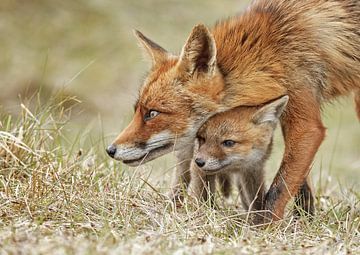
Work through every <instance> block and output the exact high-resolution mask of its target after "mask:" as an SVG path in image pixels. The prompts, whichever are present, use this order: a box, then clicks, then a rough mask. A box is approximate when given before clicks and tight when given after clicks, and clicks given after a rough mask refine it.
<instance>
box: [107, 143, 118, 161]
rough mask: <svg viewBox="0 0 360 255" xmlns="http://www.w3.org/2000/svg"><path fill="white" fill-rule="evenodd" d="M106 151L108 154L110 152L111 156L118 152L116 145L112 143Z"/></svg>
mask: <svg viewBox="0 0 360 255" xmlns="http://www.w3.org/2000/svg"><path fill="white" fill-rule="evenodd" d="M106 152H107V154H109V156H110V157H112V158H113V157H114V156H115V153H116V146H115V145H113V144H112V145H110V146H109V147H107V148H106Z"/></svg>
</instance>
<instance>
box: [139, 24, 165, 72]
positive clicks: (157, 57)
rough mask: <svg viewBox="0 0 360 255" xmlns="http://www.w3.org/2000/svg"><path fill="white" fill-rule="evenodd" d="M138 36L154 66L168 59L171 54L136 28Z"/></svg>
mask: <svg viewBox="0 0 360 255" xmlns="http://www.w3.org/2000/svg"><path fill="white" fill-rule="evenodd" d="M134 34H135V36H136V38H137V39H138V40H139V43H140V44H141V46H142V48H143V49H144V50H145V52H146V53H147V55H148V56H149V57H150V59H151V61H152V64H153V66H155V65H157V64H161V63H163V62H164V61H166V60H167V59H168V58H169V56H170V54H169V53H168V52H167V51H166V50H165V49H164V48H162V47H161V46H160V45H158V44H157V43H155V42H153V41H151V40H150V39H149V38H147V37H146V36H145V35H144V34H142V33H141V32H140V31H138V30H134Z"/></svg>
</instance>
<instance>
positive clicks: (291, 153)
mask: <svg viewBox="0 0 360 255" xmlns="http://www.w3.org/2000/svg"><path fill="white" fill-rule="evenodd" d="M299 94H300V95H302V96H301V97H299V96H297V97H296V95H293V97H292V96H291V95H290V101H289V104H288V108H287V110H286V112H285V114H284V116H283V117H282V119H281V124H282V130H283V135H284V139H285V153H284V157H283V161H282V163H281V166H280V169H279V171H278V173H277V174H276V176H275V178H274V181H273V183H272V185H271V187H270V189H269V191H268V192H267V194H266V197H265V209H266V210H269V211H270V212H271V215H269V214H268V215H264V216H265V217H270V220H278V219H281V218H282V217H283V215H284V210H285V206H286V204H287V203H288V201H289V200H290V199H291V197H293V196H295V195H296V194H297V193H298V192H299V190H300V187H301V185H302V184H303V182H304V180H305V179H306V177H307V176H308V173H309V171H310V165H311V163H312V161H313V159H314V156H315V154H316V152H317V150H318V148H319V146H320V144H321V142H322V141H323V139H324V136H325V128H324V126H323V124H322V122H321V116H320V105H319V103H318V102H317V101H316V99H315V98H314V97H313V96H312V95H311V94H310V93H306V91H302V93H299ZM299 94H298V95H299ZM264 220H266V219H264Z"/></svg>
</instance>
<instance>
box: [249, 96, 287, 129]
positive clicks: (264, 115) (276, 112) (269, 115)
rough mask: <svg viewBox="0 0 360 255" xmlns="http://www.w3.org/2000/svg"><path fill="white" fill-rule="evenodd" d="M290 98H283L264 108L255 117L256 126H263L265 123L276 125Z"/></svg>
mask: <svg viewBox="0 0 360 255" xmlns="http://www.w3.org/2000/svg"><path fill="white" fill-rule="evenodd" d="M288 101H289V96H283V97H281V98H279V99H277V100H275V101H273V102H271V103H268V104H266V105H264V106H262V107H261V108H260V109H259V110H258V111H257V112H256V113H255V114H254V116H253V118H252V120H253V122H254V123H255V124H261V123H265V122H271V123H276V122H277V121H278V120H279V118H280V116H281V114H282V113H283V111H284V109H285V107H286V105H287V103H288Z"/></svg>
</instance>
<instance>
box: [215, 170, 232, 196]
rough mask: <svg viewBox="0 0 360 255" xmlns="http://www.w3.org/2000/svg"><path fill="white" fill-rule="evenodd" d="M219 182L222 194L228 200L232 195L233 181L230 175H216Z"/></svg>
mask: <svg viewBox="0 0 360 255" xmlns="http://www.w3.org/2000/svg"><path fill="white" fill-rule="evenodd" d="M216 177H217V179H218V181H219V186H220V190H221V193H222V194H223V195H224V196H225V197H226V198H228V197H229V196H230V193H231V181H230V176H229V174H218V175H216Z"/></svg>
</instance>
